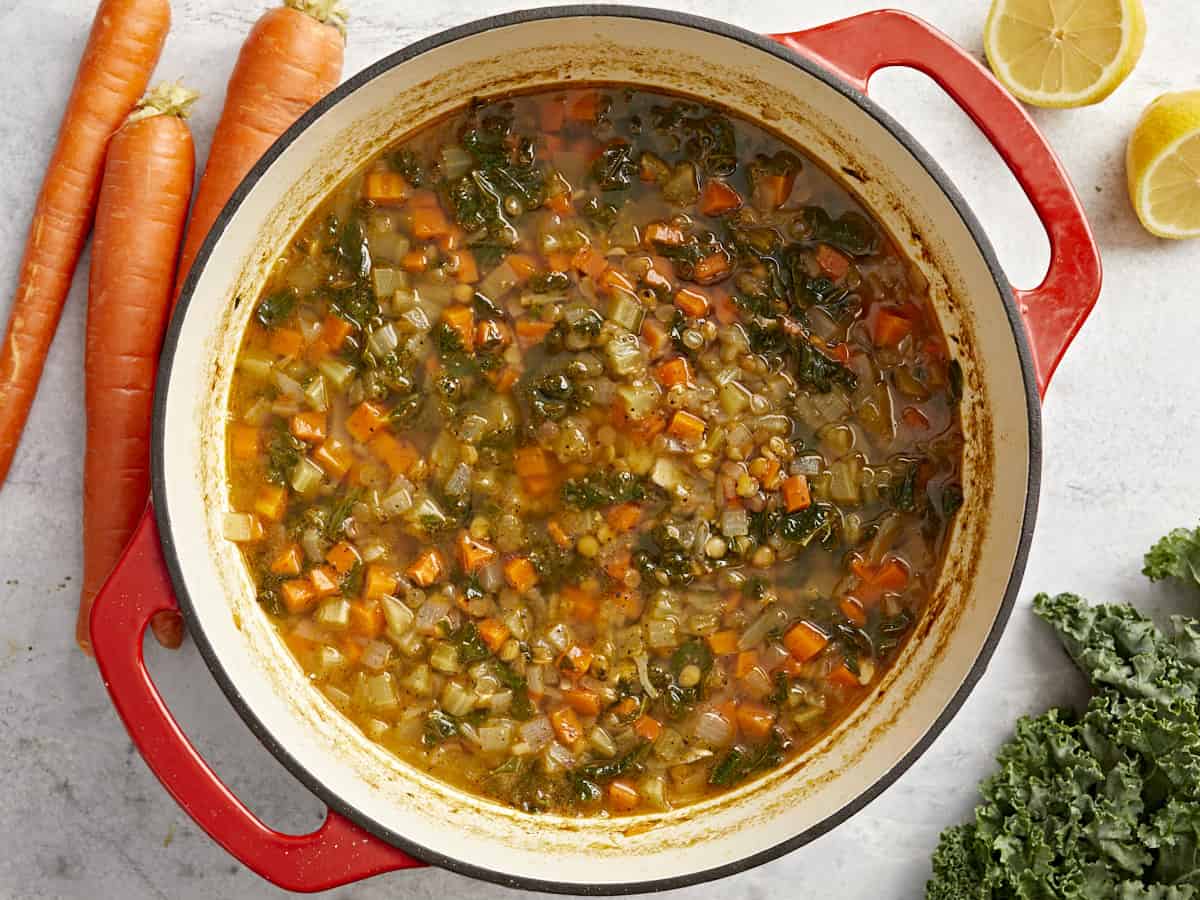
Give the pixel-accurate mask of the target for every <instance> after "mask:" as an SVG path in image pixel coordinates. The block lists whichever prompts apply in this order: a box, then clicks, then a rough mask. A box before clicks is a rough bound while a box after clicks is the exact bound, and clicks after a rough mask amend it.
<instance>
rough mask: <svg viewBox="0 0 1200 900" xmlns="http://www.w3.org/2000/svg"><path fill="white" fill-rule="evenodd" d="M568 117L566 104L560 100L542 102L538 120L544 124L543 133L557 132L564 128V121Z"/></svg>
mask: <svg viewBox="0 0 1200 900" xmlns="http://www.w3.org/2000/svg"><path fill="white" fill-rule="evenodd" d="M566 115H567V107H566V104H565V103H564V102H563V100H561V99H560V98H557V97H556V98H553V99H550V100H544V101H542V103H541V105H540V106H539V107H538V119H539V121H540V122H541V123H542V131H548V132H555V131H560V130H561V129H562V127H563V119H564V118H565V117H566Z"/></svg>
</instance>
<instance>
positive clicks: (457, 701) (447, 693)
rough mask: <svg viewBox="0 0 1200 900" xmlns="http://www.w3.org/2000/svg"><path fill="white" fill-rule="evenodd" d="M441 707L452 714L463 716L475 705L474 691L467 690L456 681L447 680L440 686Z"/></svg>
mask: <svg viewBox="0 0 1200 900" xmlns="http://www.w3.org/2000/svg"><path fill="white" fill-rule="evenodd" d="M441 703H442V709H444V710H445V711H446V712H448V713H449V714H450V715H452V716H465V715H466V714H467V713H469V712H470V711H471V710H472V709H474V707H475V692H474V691H470V690H467V689H466V688H465V687H463V686H462V685H461V684H459V683H458V682H457V681H453V680H452V681H447V682H446V686H445V687H444V688H442V697H441Z"/></svg>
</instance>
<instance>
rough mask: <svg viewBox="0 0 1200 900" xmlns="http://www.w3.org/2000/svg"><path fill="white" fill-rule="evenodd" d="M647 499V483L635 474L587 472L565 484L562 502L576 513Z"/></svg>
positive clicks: (568, 480) (607, 471)
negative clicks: (578, 510)
mask: <svg viewBox="0 0 1200 900" xmlns="http://www.w3.org/2000/svg"><path fill="white" fill-rule="evenodd" d="M644 499H646V480H645V479H644V478H640V477H638V476H637V475H634V474H633V473H632V472H620V471H617V470H615V469H614V470H611V471H609V470H604V471H596V472H588V473H587V474H586V475H583V476H581V477H579V478H568V479H567V480H566V481H565V482H563V486H562V500H563V503H565V504H567V505H568V506H573V507H575V508H576V509H596V508H598V507H601V506H611V505H612V504H614V503H628V502H629V501H632V500H644Z"/></svg>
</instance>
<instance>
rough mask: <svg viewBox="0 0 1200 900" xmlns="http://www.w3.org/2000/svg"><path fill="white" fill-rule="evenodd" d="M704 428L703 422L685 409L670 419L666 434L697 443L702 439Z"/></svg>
mask: <svg viewBox="0 0 1200 900" xmlns="http://www.w3.org/2000/svg"><path fill="white" fill-rule="evenodd" d="M706 427H707V425H706V423H705V421H704V420H703V419H701V418H700V417H699V416H694V415H692V414H691V413H690V412H688V411H687V410H686V409H681V410H679V411H678V412H676V413H675V415H674V416H672V417H671V424H670V425H669V426H667V434H670V435H673V436H674V437H677V438H679V439H680V440H683V441H698V440H700V438H702V437H704V429H705V428H706Z"/></svg>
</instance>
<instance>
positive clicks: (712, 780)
mask: <svg viewBox="0 0 1200 900" xmlns="http://www.w3.org/2000/svg"><path fill="white" fill-rule="evenodd" d="M789 743H790V742H789V741H788V740H787V738H785V737H784V736H783V735H782V733H781V732H780V731H779V729H777V728H776V729H772V730H771V734H770V736H769V737H768V738H767V739H766V741H764V742H763V743H762V744H760V745H758V746H757V747H734V748H733V749H732V750H729V751H728V752H727V753H726V754H725V755H724V756H723V757H721V758H720V759H719V760H718V761H717V764H716V765H715V766H713V768H712V772H710V773H709V776H708V783H709V784H711V785H714V786H716V787H730V786H732V785H735V784H737V783H738V782H740V781H744V780H745V779H747V778H749V777H750V776H751V775H754V774H755V773H757V772H762V771H765V770H767V769H773V768H775V767H776V766H778V765H779V764H780V763H781V762H783V758H784V756H785V755H786V753H787V750H788V745H789Z"/></svg>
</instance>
